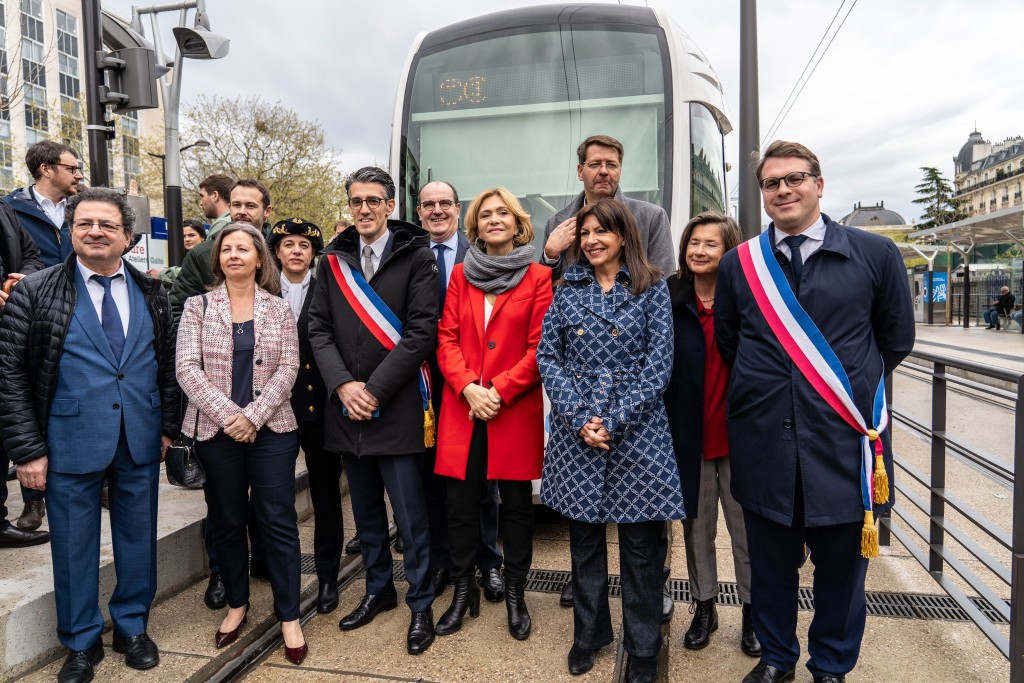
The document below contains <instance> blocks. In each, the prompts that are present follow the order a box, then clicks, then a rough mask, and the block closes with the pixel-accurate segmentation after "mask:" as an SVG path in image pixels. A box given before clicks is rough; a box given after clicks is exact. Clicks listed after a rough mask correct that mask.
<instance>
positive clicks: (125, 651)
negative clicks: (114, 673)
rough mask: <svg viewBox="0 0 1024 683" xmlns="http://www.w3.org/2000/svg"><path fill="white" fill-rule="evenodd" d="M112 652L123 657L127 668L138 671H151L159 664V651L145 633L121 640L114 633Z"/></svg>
mask: <svg viewBox="0 0 1024 683" xmlns="http://www.w3.org/2000/svg"><path fill="white" fill-rule="evenodd" d="M114 652H116V653H118V654H120V655H124V663H125V664H126V665H127V666H130V667H131V668H133V669H139V670H140V671H145V670H146V669H152V668H153V667H154V666H156V665H157V664H159V663H160V651H159V650H158V649H157V647H156V643H154V642H153V641H152V640H150V639H149V636H147V635H146V634H145V633H140V634H139V635H137V636H132V637H131V638H122V637H121V636H119V635H117V634H116V633H115V634H114Z"/></svg>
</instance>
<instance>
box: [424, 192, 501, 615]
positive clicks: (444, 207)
mask: <svg viewBox="0 0 1024 683" xmlns="http://www.w3.org/2000/svg"><path fill="white" fill-rule="evenodd" d="M417 197H418V199H419V203H418V204H417V205H416V213H417V214H418V215H419V219H420V225H422V226H423V227H424V228H426V230H427V232H428V233H430V250H431V251H432V252H434V257H435V258H436V259H437V266H438V299H439V301H440V310H442V311H443V310H444V301H445V292H446V291H447V290H448V280H449V279H450V278H451V275H452V269H453V268H454V267H455V265H456V264H458V263H462V260H463V259H464V258H465V257H466V250H467V249H469V242H468V241H466V238H465V236H464V235H463V234H462V232H461V231H460V230H459V215H460V213H461V211H462V206H461V205H460V204H459V194H458V192H456V191H455V188H454V187H453V186H452V185H451V184H450V183H447V182H445V181H443V180H436V181H433V182H429V183H427V184H426V185H424V186H423V187H421V188H420V191H419V194H418V195H417ZM427 362H428V363H429V364H430V374H431V381H432V384H433V387H434V392H433V394H434V415H440V414H441V394H442V393H443V392H442V391H441V388H442V387H443V386H444V376H443V375H442V374H441V369H440V368H439V367H438V365H437V356H436V355H434V354H430V358H428V359H427ZM436 455H437V452H436V449H435V448H433V447H431V448H428V449H427V452H426V457H425V458H424V459H423V487H424V489H425V490H426V494H427V512H428V514H429V515H430V575H431V577H432V580H433V584H434V593H435V595H440V594H441V593H442V592H444V587H445V586H446V585H447V584H448V581H449V578H450V577H449V572H450V570H451V566H452V559H451V555H450V554H449V548H448V519H447V513H446V509H445V500H446V498H447V485H446V484H445V481H444V478H443V477H440V476H438V475H436V474H434V462H435V458H436ZM480 541H481V542H480V549H479V551H478V553H477V558H476V565H477V568H478V569H479V570H480V574H481V576H482V579H483V582H482V585H483V589H484V597H486V598H487V599H488V600H489V601H491V602H501V601H502V600H504V599H505V584H504V581H503V580H502V578H501V560H502V557H501V550H500V549H499V548H498V491H497V486H495V484H494V482H491V483H490V485H489V486H488V487H487V491H486V492H485V493H484V498H483V500H481V501H480Z"/></svg>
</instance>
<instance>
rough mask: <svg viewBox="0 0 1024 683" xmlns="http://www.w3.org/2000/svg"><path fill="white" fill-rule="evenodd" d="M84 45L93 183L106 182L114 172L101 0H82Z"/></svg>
mask: <svg viewBox="0 0 1024 683" xmlns="http://www.w3.org/2000/svg"><path fill="white" fill-rule="evenodd" d="M82 38H83V40H82V46H83V50H84V51H85V55H84V56H85V60H84V61H85V112H86V131H87V135H86V140H87V142H88V145H89V185H91V186H92V187H100V186H106V185H107V183H108V181H109V176H110V170H109V169H110V163H109V161H108V159H107V131H108V130H109V128H108V126H107V119H106V106H105V105H103V104H102V103H101V102H100V85H103V79H104V73H103V72H102V71H100V70H99V68H98V60H97V59H96V53H97V52H99V51H100V50H102V49H103V27H102V24H101V17H100V0H82Z"/></svg>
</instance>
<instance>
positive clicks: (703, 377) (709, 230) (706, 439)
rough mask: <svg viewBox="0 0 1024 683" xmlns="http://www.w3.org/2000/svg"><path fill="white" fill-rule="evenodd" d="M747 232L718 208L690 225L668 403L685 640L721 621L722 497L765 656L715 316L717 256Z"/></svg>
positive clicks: (703, 636) (699, 642)
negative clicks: (680, 515) (733, 489)
mask: <svg viewBox="0 0 1024 683" xmlns="http://www.w3.org/2000/svg"><path fill="white" fill-rule="evenodd" d="M741 239H742V237H741V236H740V228H739V226H738V225H737V224H736V221H735V220H733V219H732V218H729V217H728V216H726V215H724V214H721V213H718V212H715V211H707V212H704V213H701V214H698V215H697V216H694V217H693V219H691V220H690V222H689V223H687V224H686V227H685V228H684V229H683V236H682V239H681V240H680V242H679V271H678V272H677V273H675V274H673V275H672V276H671V277H669V278H668V291H669V295H670V297H671V300H672V322H673V332H674V336H675V358H674V362H673V364H672V378H671V379H670V380H669V383H668V389H667V390H666V391H665V407H666V409H667V410H668V424H669V427H670V428H671V430H672V442H673V444H674V445H675V450H676V462H677V463H678V464H679V478H680V479H681V480H682V484H683V500H685V501H686V519H685V520H684V521H683V539H684V541H685V544H686V567H687V570H688V575H689V579H690V594H691V595H692V596H693V600H694V605H693V609H692V612H693V621H692V622H691V623H690V627H689V629H688V630H687V631H686V636H685V638H684V640H683V644H684V645H685V646H686V647H687V648H688V649H690V650H700V649H703V648H705V647H707V645H708V643H709V642H710V641H711V634H712V633H714V632H715V631H716V630H717V629H718V612H717V610H716V609H715V599H716V598H717V597H718V567H717V562H716V547H715V535H716V533H717V531H718V501H719V500H721V501H722V509H723V510H724V511H725V525H726V528H728V530H729V537H730V539H731V541H732V556H733V564H734V566H735V569H736V583H737V584H738V592H739V598H740V602H741V603H742V604H743V622H742V623H743V627H742V636H741V638H740V649H741V650H742V651H743V652H744V653H745V654H747V655H749V656H751V657H759V656H760V655H761V645H760V643H758V642H757V636H756V635H754V622H753V617H752V616H751V610H750V556H749V554H748V553H747V536H746V532H745V530H744V525H743V510H742V509H741V508H740V506H739V504H738V503H737V502H736V501H735V500H734V499H733V497H732V493H730V491H729V482H730V481H731V476H730V470H729V436H728V434H727V433H726V429H725V394H726V389H727V388H728V385H729V366H728V365H726V364H725V361H723V360H722V357H721V356H720V355H719V353H718V345H717V344H716V342H715V321H714V310H715V283H716V281H717V279H718V263H719V261H721V259H722V255H723V254H725V253H726V252H727V251H729V250H730V249H734V248H735V247H736V246H737V245H738V244H739V243H740V241H741Z"/></svg>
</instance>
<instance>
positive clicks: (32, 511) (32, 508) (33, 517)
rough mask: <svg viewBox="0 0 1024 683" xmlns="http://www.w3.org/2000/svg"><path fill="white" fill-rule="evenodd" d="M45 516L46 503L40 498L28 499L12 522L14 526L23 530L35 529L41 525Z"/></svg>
mask: <svg viewBox="0 0 1024 683" xmlns="http://www.w3.org/2000/svg"><path fill="white" fill-rule="evenodd" d="M45 516H46V505H45V503H44V502H43V501H41V500H30V501H29V502H27V503H25V508H24V509H23V510H22V511H21V517H18V520H17V521H16V522H15V523H14V526H16V527H18V528H19V529H22V530H24V531H35V530H36V529H38V528H39V527H41V526H42V525H43V517H45Z"/></svg>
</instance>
